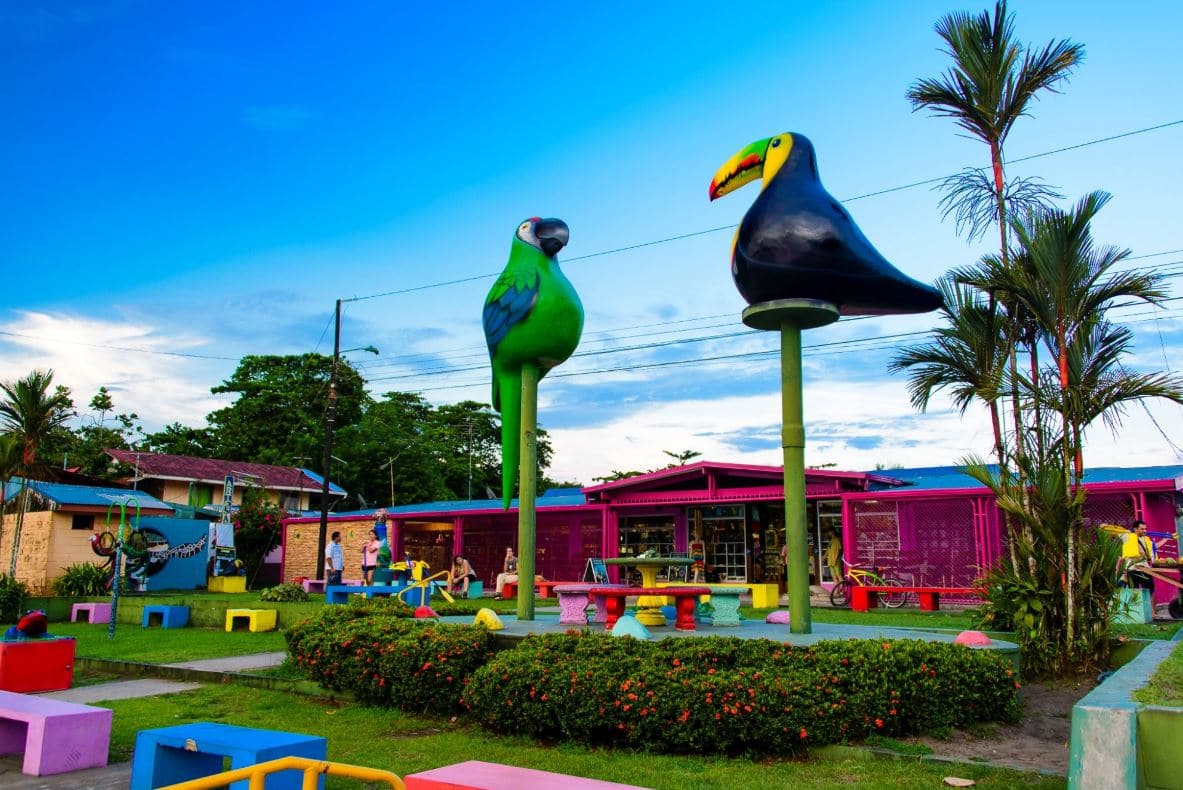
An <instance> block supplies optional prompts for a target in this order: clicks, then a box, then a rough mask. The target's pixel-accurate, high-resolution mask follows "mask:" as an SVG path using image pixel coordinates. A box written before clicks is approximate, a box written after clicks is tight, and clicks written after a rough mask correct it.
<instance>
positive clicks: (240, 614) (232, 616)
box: [226, 609, 275, 633]
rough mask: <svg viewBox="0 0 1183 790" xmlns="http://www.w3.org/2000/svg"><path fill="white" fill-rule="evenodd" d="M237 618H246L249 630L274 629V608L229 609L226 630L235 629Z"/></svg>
mask: <svg viewBox="0 0 1183 790" xmlns="http://www.w3.org/2000/svg"><path fill="white" fill-rule="evenodd" d="M236 620H246V621H247V623H246V624H247V630H248V631H274V630H275V610H274V609H227V610H226V631H227V633H229V632H230V631H233V630H234V625H235V621H236Z"/></svg>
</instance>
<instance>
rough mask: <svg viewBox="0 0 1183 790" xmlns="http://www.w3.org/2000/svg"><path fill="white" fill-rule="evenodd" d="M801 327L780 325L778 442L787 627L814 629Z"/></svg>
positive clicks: (799, 631) (804, 631) (800, 631)
mask: <svg viewBox="0 0 1183 790" xmlns="http://www.w3.org/2000/svg"><path fill="white" fill-rule="evenodd" d="M801 389H802V384H801V327H799V326H798V325H797V324H795V323H793V322H792V321H784V322H782V323H781V325H780V410H781V446H782V448H783V449H784V480H785V554H786V559H787V562H786V563H785V564H786V566H787V569H788V573H789V578H788V590H789V629H790V631H791V632H792V633H794V634H808V633H812V631H813V615H812V613H811V612H810V610H809V536H808V527H807V525H806V523H805V416H804V407H803V405H802V400H803V398H802V395H801Z"/></svg>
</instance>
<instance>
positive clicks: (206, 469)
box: [103, 449, 346, 496]
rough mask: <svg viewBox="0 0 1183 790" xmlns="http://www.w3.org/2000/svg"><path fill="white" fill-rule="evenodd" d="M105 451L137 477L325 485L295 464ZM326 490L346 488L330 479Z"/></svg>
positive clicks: (293, 487)
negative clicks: (227, 477)
mask: <svg viewBox="0 0 1183 790" xmlns="http://www.w3.org/2000/svg"><path fill="white" fill-rule="evenodd" d="M103 452H105V453H106V454H107V455H109V456H111V457H112V458H114V459H115V460H116V461H119V462H120V463H122V464H126V465H128V466H133V467H135V468H136V469H138V470H139V475H140V478H141V479H143V478H145V477H159V478H166V479H173V480H202V481H205V482H211V483H220V482H222V481H223V480H225V479H226V476H227V475H233V476H234V477H235V479H236V480H244V479H250V480H253V481H254V482H256V483H258V484H259V485H261V486H262V487H263V488H270V489H272V490H281V489H282V490H286V491H314V490H317V491H318V490H320V488H321V487H322V486H323V485H324V478H323V477H321V476H320V475H318V474H316V473H315V472H312V471H310V470H308V469H300V468H297V467H294V466H274V465H272V464H255V463H248V462H247V461H223V460H222V459H220V458H197V457H196V456H191V455H169V454H167V453H139V452H135V451H134V450H113V449H105V450H104V451H103ZM329 491H330V492H331V493H333V494H338V495H340V496H344V495H345V493H346V492H345V489H343V488H341V486H339V485H337V484H336V483H332V482H330V483H329Z"/></svg>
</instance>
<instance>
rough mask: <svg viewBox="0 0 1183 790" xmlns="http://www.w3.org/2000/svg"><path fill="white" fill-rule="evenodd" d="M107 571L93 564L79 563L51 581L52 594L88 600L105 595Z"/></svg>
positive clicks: (106, 591)
mask: <svg viewBox="0 0 1183 790" xmlns="http://www.w3.org/2000/svg"><path fill="white" fill-rule="evenodd" d="M107 578H108V571H107V569H106V568H102V567H100V566H98V565H95V564H94V563H90V562H79V563H77V564H75V565H71V566H70V567H68V568H66V572H65V573H64V574H62V575H61V576H59V577H58V578H56V579H54V580H53V594H54V595H59V596H61V597H63V598H89V597H93V596H98V595H106V594H107V593H108V592H109V590H108V589H107Z"/></svg>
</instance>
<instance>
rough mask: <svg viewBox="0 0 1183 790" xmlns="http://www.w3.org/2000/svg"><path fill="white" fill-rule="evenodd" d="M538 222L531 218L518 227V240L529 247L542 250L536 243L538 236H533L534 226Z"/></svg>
mask: <svg viewBox="0 0 1183 790" xmlns="http://www.w3.org/2000/svg"><path fill="white" fill-rule="evenodd" d="M537 222H538V220H537V218H531V219H528V220H526V221H525V222H523V223H522V224H521V225H519V226H518V238H519V239H521V240H522V241H524V242H526V243H527V244H529V245H530V246H531V247H538V248H539V249H541V248H542V245H541V244H540V243H539V242H538V236H536V235H535V234H534V226H535V224H536V223H537Z"/></svg>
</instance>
